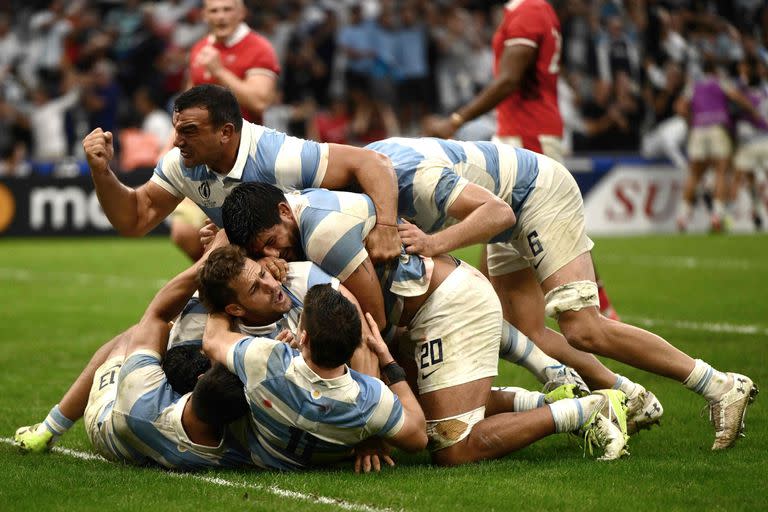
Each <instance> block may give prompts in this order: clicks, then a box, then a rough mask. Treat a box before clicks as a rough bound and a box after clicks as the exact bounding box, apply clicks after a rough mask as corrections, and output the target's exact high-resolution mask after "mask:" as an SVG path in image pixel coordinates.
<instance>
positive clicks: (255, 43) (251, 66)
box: [245, 34, 280, 77]
mask: <svg viewBox="0 0 768 512" xmlns="http://www.w3.org/2000/svg"><path fill="white" fill-rule="evenodd" d="M248 53H249V55H251V61H250V62H249V63H248V68H247V69H246V70H245V76H246V77H248V76H249V75H251V74H252V73H260V74H264V73H266V74H269V75H273V76H277V75H279V74H280V63H279V62H278V60H277V54H276V53H275V49H274V48H272V45H271V44H270V43H269V41H268V40H267V39H265V38H263V37H261V36H259V35H258V34H254V37H253V38H252V39H251V41H250V44H249V45H248Z"/></svg>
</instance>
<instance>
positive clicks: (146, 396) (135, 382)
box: [114, 350, 178, 421]
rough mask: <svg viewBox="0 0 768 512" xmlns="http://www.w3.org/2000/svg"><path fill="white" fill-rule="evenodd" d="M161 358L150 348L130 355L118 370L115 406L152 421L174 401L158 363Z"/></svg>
mask: <svg viewBox="0 0 768 512" xmlns="http://www.w3.org/2000/svg"><path fill="white" fill-rule="evenodd" d="M161 362H162V359H161V357H160V355H159V354H158V353H157V352H154V351H152V350H137V351H136V352H133V353H132V354H130V355H129V356H128V357H127V358H126V359H125V362H124V363H123V367H122V368H121V369H120V375H119V377H118V383H117V398H116V400H115V405H114V409H115V410H116V411H119V412H120V413H122V414H125V415H129V416H131V417H134V418H137V419H142V420H147V421H154V420H155V419H156V418H157V417H158V416H159V415H160V413H161V412H162V411H163V410H164V409H165V408H166V407H168V406H169V405H171V404H172V403H174V401H175V399H176V398H177V397H178V394H177V393H176V392H174V391H173V389H172V388H171V386H170V384H169V383H168V379H167V378H166V377H165V372H164V371H163V368H162V366H161Z"/></svg>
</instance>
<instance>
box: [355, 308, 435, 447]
mask: <svg viewBox="0 0 768 512" xmlns="http://www.w3.org/2000/svg"><path fill="white" fill-rule="evenodd" d="M365 319H366V321H367V322H368V325H369V326H370V328H371V331H372V335H371V336H370V337H368V338H366V343H367V344H368V346H369V347H370V349H371V351H372V352H373V353H374V354H376V357H377V358H378V360H379V365H380V366H381V368H382V373H383V374H384V375H385V376H386V377H387V379H388V380H389V382H388V385H389V389H391V390H392V392H394V393H395V394H396V395H397V396H398V398H399V399H400V403H401V404H402V405H403V416H404V417H405V421H404V422H403V426H402V428H401V429H400V431H399V432H397V433H396V434H395V435H394V436H392V437H390V438H388V439H387V442H388V443H390V444H392V445H393V446H395V447H396V448H400V449H401V450H405V451H407V452H418V451H421V450H423V449H424V448H426V446H427V424H426V420H425V418H424V411H422V410H421V406H420V405H419V402H418V400H416V397H415V396H414V394H413V391H411V388H410V386H408V382H407V381H406V380H405V371H404V370H403V369H402V368H400V367H399V366H397V369H399V371H394V372H393V371H392V370H393V367H392V366H390V365H393V364H394V365H397V363H396V362H395V358H394V357H392V354H391V353H390V352H389V348H387V344H386V343H384V340H383V339H382V337H381V335H380V334H379V333H378V331H377V329H376V322H375V320H374V318H373V317H372V316H371V315H370V314H368V313H366V315H365ZM397 369H396V370H397ZM401 372H402V373H401ZM393 376H396V379H397V380H396V381H393V380H392V377H393Z"/></svg>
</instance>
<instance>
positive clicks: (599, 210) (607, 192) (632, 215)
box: [566, 157, 768, 236]
mask: <svg viewBox="0 0 768 512" xmlns="http://www.w3.org/2000/svg"><path fill="white" fill-rule="evenodd" d="M566 166H567V167H568V169H570V170H571V172H572V173H573V175H574V177H575V178H576V181H577V183H578V184H579V187H580V188H581V193H582V195H583V196H584V211H585V215H586V223H587V231H588V232H589V234H590V235H596V236H619V235H643V234H659V233H673V232H676V230H677V226H676V218H677V212H678V205H679V203H680V199H681V197H682V190H683V184H684V182H685V178H686V172H685V171H684V170H681V169H677V168H675V167H674V166H672V165H671V164H669V163H668V162H663V161H649V160H644V159H642V158H638V157H591V158H574V159H570V160H568V161H567V162H566ZM709 178H710V179H708V180H705V186H707V185H709V186H711V185H712V181H713V180H712V179H711V177H709ZM758 186H759V196H760V199H761V201H762V203H763V204H764V205H765V206H768V184H766V181H765V177H764V175H763V174H762V173H758ZM731 214H732V221H733V223H732V226H731V228H730V229H731V231H733V232H736V233H751V232H753V231H754V229H755V228H754V225H753V223H752V214H751V209H750V204H749V199H748V196H747V193H746V191H745V190H741V191H740V192H739V194H738V197H737V200H736V201H735V203H734V204H733V207H732V209H731ZM709 219H710V217H709V212H708V210H707V208H706V206H705V204H704V202H703V201H698V202H697V204H696V206H695V208H694V213H693V217H692V219H691V222H690V224H689V227H688V231H689V232H702V233H703V232H706V231H708V230H709Z"/></svg>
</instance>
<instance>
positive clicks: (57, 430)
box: [38, 404, 75, 438]
mask: <svg viewBox="0 0 768 512" xmlns="http://www.w3.org/2000/svg"><path fill="white" fill-rule="evenodd" d="M74 424H75V422H74V421H72V420H71V419H69V418H67V417H66V416H64V415H63V414H62V413H61V410H59V404H56V405H54V406H53V409H51V411H50V412H49V413H48V416H46V417H45V420H44V421H43V422H42V423H41V424H40V427H38V428H43V427H45V428H46V429H47V430H48V431H49V432H50V433H51V434H53V437H54V438H58V437H60V436H62V435H63V434H64V433H65V432H66V431H67V430H69V429H70V428H72V425H74Z"/></svg>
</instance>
